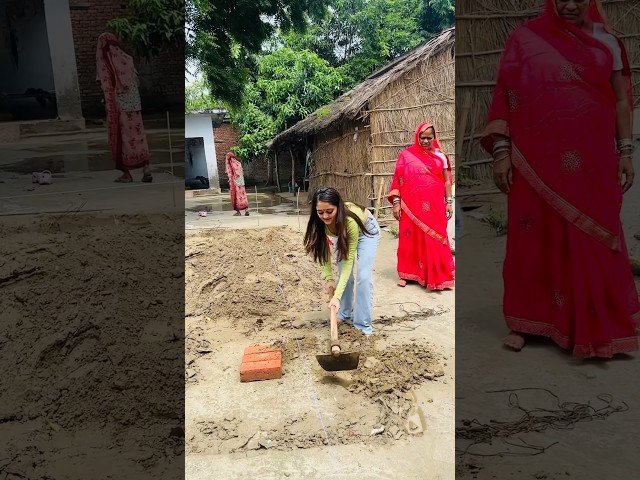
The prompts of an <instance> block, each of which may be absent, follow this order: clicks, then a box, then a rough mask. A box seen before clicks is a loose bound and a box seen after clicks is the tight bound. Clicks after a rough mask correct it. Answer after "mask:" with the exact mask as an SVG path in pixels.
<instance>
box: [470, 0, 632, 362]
mask: <svg viewBox="0 0 640 480" xmlns="http://www.w3.org/2000/svg"><path fill="white" fill-rule="evenodd" d="M630 73H631V72H630V69H629V62H628V60H627V57H626V53H625V50H624V46H623V45H622V42H620V41H619V40H618V39H617V38H616V37H615V36H613V35H612V34H611V33H609V32H608V30H607V27H606V22H605V20H604V17H603V15H602V13H601V9H600V5H599V2H597V1H593V0H592V1H589V0H582V1H566V0H547V3H546V8H545V11H544V13H543V14H542V15H541V16H540V17H538V18H536V19H534V20H531V21H529V22H527V23H525V24H524V25H522V26H521V27H519V28H518V29H517V30H516V31H514V33H513V34H512V35H511V36H510V37H509V39H508V41H507V44H506V47H505V50H504V52H503V56H502V59H501V63H500V69H499V73H498V80H497V84H496V88H495V90H494V96H493V102H492V105H491V108H490V111H489V119H488V120H489V122H488V125H487V127H486V130H485V132H484V134H483V138H482V145H483V147H484V148H485V149H486V150H487V151H489V152H490V153H491V154H492V155H493V158H494V180H495V181H496V184H497V185H498V187H499V188H500V189H501V190H502V191H503V192H505V193H507V194H508V225H509V228H508V233H507V249H506V257H505V261H504V266H503V279H504V304H503V310H504V315H505V319H506V323H507V325H508V327H509V328H510V330H511V332H510V333H509V335H508V336H507V337H506V338H505V341H504V343H505V346H507V347H509V348H512V349H514V350H520V349H521V348H522V346H523V345H524V334H533V335H542V336H546V337H549V338H551V339H552V340H553V341H554V342H555V343H556V344H558V345H559V346H560V347H562V348H564V349H568V350H570V351H572V353H573V355H574V356H578V357H605V358H609V357H612V356H613V355H615V354H617V353H624V352H631V351H635V350H637V349H638V341H637V337H636V327H637V325H638V320H639V319H640V305H639V303H638V294H637V291H636V287H635V283H634V280H633V276H632V273H631V268H630V266H629V258H628V255H627V248H626V245H625V240H624V235H623V231H622V225H621V222H620V209H621V205H622V196H623V192H624V191H626V190H628V189H629V187H630V186H631V183H632V181H633V167H632V165H631V153H632V151H633V144H632V142H631V115H630V105H632V102H631V104H630V99H631V96H630V90H629V88H628V85H629V77H630ZM616 140H617V149H616Z"/></svg>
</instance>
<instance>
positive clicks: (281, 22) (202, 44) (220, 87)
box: [186, 0, 326, 105]
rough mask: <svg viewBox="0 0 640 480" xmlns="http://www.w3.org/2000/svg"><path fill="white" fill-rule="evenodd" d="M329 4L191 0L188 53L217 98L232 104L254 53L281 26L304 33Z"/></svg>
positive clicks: (316, 1) (305, 0)
mask: <svg viewBox="0 0 640 480" xmlns="http://www.w3.org/2000/svg"><path fill="white" fill-rule="evenodd" d="M325 3H326V1H325V0H259V1H256V0H243V1H235V0H209V1H207V0H187V7H186V12H187V19H186V20H187V22H186V29H187V32H186V38H187V47H186V55H187V58H188V59H189V60H193V61H195V62H196V63H197V64H198V65H199V68H200V70H201V71H202V72H203V74H204V75H205V77H206V78H207V80H208V81H209V85H211V91H212V94H213V96H214V97H216V98H221V99H223V100H226V101H229V102H230V103H232V104H234V105H240V104H241V103H242V94H243V89H244V86H245V84H246V82H247V81H248V80H249V77H250V74H251V72H252V70H253V69H254V68H255V65H254V63H253V62H252V57H251V55H252V54H257V53H258V52H260V49H261V47H262V44H263V42H265V41H266V40H267V39H269V37H270V36H271V35H272V34H273V33H274V32H275V30H276V29H277V28H278V27H280V28H282V29H283V30H290V29H294V30H297V31H304V29H305V28H306V26H307V21H308V18H309V17H311V18H321V17H322V16H324V15H325V13H326V7H325Z"/></svg>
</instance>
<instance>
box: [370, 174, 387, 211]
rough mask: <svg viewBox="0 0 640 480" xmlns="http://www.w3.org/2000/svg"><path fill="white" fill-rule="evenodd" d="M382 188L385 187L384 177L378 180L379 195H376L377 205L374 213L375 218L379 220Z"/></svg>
mask: <svg viewBox="0 0 640 480" xmlns="http://www.w3.org/2000/svg"><path fill="white" fill-rule="evenodd" d="M382 187H384V177H380V179H379V180H378V195H376V203H375V211H374V213H373V218H375V219H376V220H377V219H378V210H380V203H381V198H380V197H382Z"/></svg>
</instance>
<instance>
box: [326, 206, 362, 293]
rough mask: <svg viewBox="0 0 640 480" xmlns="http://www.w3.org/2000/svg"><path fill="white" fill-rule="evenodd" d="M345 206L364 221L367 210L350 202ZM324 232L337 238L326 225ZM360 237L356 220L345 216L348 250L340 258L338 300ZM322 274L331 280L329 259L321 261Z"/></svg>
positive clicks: (349, 272) (351, 268)
mask: <svg viewBox="0 0 640 480" xmlns="http://www.w3.org/2000/svg"><path fill="white" fill-rule="evenodd" d="M345 206H346V207H347V208H348V209H349V210H350V211H351V212H353V213H355V214H356V215H357V216H358V217H359V218H360V220H362V223H364V222H365V220H366V218H367V211H366V210H362V209H361V208H360V207H358V206H357V205H355V204H353V203H351V202H345ZM325 232H326V234H327V235H328V236H329V237H332V238H337V237H336V235H335V234H334V233H333V232H332V231H330V230H329V227H328V226H325ZM359 237H360V227H359V226H358V224H357V223H356V221H355V220H354V219H353V218H351V217H347V238H348V243H347V244H348V246H349V251H348V252H347V258H345V259H343V260H342V272H341V274H340V282H339V283H338V285H336V292H335V294H334V295H335V297H336V298H337V299H338V300H340V299H341V298H342V294H343V293H344V289H345V288H346V286H347V281H348V280H349V277H350V276H351V271H352V270H353V262H354V260H355V258H356V252H357V251H358V238H359ZM334 243H335V241H334ZM322 274H323V277H324V279H325V280H326V281H332V280H333V273H331V259H329V261H328V262H323V263H322Z"/></svg>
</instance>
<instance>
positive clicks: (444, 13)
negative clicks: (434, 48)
mask: <svg viewBox="0 0 640 480" xmlns="http://www.w3.org/2000/svg"><path fill="white" fill-rule="evenodd" d="M423 2H424V5H423V8H422V11H421V13H420V27H421V28H422V31H423V35H425V36H427V37H432V36H434V35H437V34H438V33H440V32H441V31H442V30H445V29H447V28H450V27H453V26H454V24H455V21H456V2H455V0H423Z"/></svg>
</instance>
